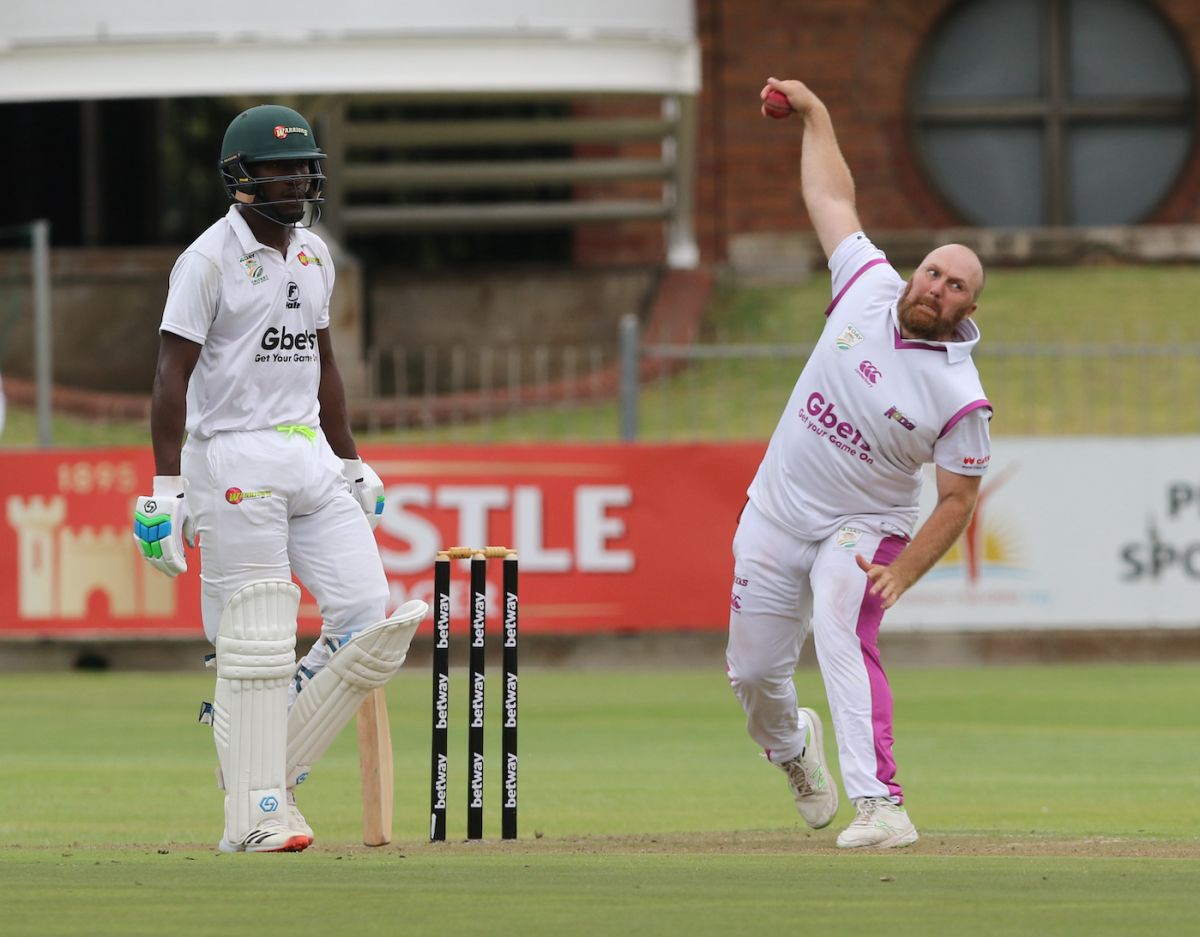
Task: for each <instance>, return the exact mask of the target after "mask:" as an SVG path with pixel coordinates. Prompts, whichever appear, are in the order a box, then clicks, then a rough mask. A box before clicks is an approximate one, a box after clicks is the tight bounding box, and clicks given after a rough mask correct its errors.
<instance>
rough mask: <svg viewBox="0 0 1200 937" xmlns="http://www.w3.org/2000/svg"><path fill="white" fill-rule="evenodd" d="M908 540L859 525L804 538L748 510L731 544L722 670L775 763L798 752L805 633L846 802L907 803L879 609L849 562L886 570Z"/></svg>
mask: <svg viewBox="0 0 1200 937" xmlns="http://www.w3.org/2000/svg"><path fill="white" fill-rule="evenodd" d="M872 528H874V529H872ZM906 542H907V541H906V540H905V538H903V537H902V536H897V535H895V534H891V533H888V532H885V531H883V530H881V529H879V526H878V524H877V522H873V521H870V520H867V519H862V518H855V519H852V520H847V522H846V524H845V525H844V526H843V527H841V528H840V529H839V530H838V531H837V532H835V533H834V534H833V535H831V536H829V537H827V538H826V539H824V540H802V539H800V538H798V537H796V536H795V535H794V534H792V533H790V532H788V531H787V530H784V529H783V528H782V527H780V526H779V525H778V524H776V523H774V522H772V521H770V520H768V519H767V518H766V517H765V516H763V514H761V513H760V512H759V511H758V510H756V509H755V507H754V505H753V504H751V503H747V504H746V508H745V510H744V511H743V512H742V517H741V520H740V522H739V523H738V529H737V533H736V535H735V536H734V539H733V556H734V581H733V592H732V595H731V597H730V610H729V644H728V647H727V649H726V664H727V667H728V670H729V682H730V684H731V685H732V687H733V691H734V693H735V694H736V695H737V698H738V700H739V701H740V702H741V704H742V708H743V709H744V710H745V712H746V727H747V729H748V730H749V732H750V737H751V738H753V739H754V741H755V742H757V743H758V744H759V745H761V746H762V748H763V750H764V751H765V753H766V755H767V758H769V759H770V760H771V761H772V762H774V763H775V764H780V763H782V762H785V761H788V760H790V759H792V758H795V757H796V756H797V755H799V754H800V750H801V749H802V748H803V746H804V731H803V727H802V726H801V725H800V721H799V717H798V715H797V706H798V703H797V700H796V685H795V683H794V682H793V677H794V675H795V672H796V665H797V664H798V663H799V661H800V650H801V648H802V647H803V645H804V641H805V639H806V638H807V637H808V633H809V630H810V628H811V630H812V634H813V645H814V647H815V650H816V654H817V664H818V666H819V667H820V670H821V678H822V680H824V682H825V693H826V696H827V698H828V700H829V709H830V712H831V714H832V716H833V728H834V733H835V735H836V737H837V747H838V759H839V761H840V764H841V772H842V784H843V786H844V787H845V789H846V796H847V797H849V798H851V799H854V798H858V797H890V798H892V799H893V800H894V801H895V802H896V803H903V801H904V794H903V791H902V790H901V788H900V785H899V784H898V783H897V782H896V763H895V761H894V760H893V757H892V692H891V688H890V687H889V686H888V681H887V675H886V674H885V673H884V671H883V666H882V664H881V663H880V660H879V646H878V637H879V625H880V621H881V620H882V618H883V608H882V606H881V604H880V601H879V598H878V597H877V596H870V595H867V577H866V574H865V573H863V571H862V570H861V569H859V568H858V565H857V564H856V563H855V560H854V555H855V554H856V553H861V554H862V555H863V556H864V557H865V558H866V559H868V560H871V561H872V562H874V563H882V564H885V565H886V564H887V563H890V562H891V561H892V560H894V559H895V558H896V556H898V555H899V553H900V551H901V550H902V549H903V548H904V546H905V544H906Z"/></svg>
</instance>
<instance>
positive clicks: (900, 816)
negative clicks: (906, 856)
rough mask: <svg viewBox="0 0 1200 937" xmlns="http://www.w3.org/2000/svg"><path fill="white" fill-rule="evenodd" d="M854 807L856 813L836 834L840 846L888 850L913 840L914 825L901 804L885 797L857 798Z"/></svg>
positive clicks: (915, 830)
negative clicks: (856, 810)
mask: <svg viewBox="0 0 1200 937" xmlns="http://www.w3.org/2000/svg"><path fill="white" fill-rule="evenodd" d="M854 806H855V807H856V808H857V809H858V816H856V817H855V818H854V822H853V823H851V824H850V825H849V826H848V827H846V828H845V829H844V830H842V832H840V833H839V834H838V838H837V844H838V846H839V847H840V848H842V849H861V848H863V847H875V848H877V849H892V848H893V847H896V846H908V845H911V844H912V843H915V842H916V841H917V839H918V836H917V828H916V827H915V826H913V824H912V820H910V819H909V818H908V811H907V810H905V809H904V807H903V805H902V804H893V803H892V802H891V801H890V800H888V799H887V798H886V797H860V798H858V799H857V800H856V801H855V802H854Z"/></svg>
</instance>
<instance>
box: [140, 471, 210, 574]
mask: <svg viewBox="0 0 1200 937" xmlns="http://www.w3.org/2000/svg"><path fill="white" fill-rule="evenodd" d="M186 491H187V480H186V479H185V478H184V477H183V476H182V475H155V476H154V494H152V495H150V497H148V498H147V497H139V498H138V499H137V504H136V505H134V508H133V542H134V543H136V544H137V545H138V547H139V548H140V549H141V551H142V556H144V557H145V558H146V562H148V563H149V564H150V565H151V566H153V567H154V568H155V569H157V570H158V571H159V572H161V573H165V574H166V575H168V576H171V577H172V578H174V577H175V576H178V575H179V574H180V573H186V572H187V557H186V556H185V555H184V552H183V544H184V542H185V541H186V542H187V545H188V546H189V547H193V548H194V547H195V546H196V529H195V526H194V525H193V524H192V512H191V511H189V510H188V503H187V496H186V494H185V492H186Z"/></svg>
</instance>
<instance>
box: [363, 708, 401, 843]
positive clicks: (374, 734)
mask: <svg viewBox="0 0 1200 937" xmlns="http://www.w3.org/2000/svg"><path fill="white" fill-rule="evenodd" d="M358 761H359V767H360V768H361V771H362V802H363V842H364V843H365V844H366V845H368V846H383V845H386V844H387V843H390V842H391V841H392V802H393V788H392V785H393V777H392V730H391V726H390V725H389V724H388V714H387V697H386V696H385V695H384V693H383V687H379V688H378V689H375V690H372V691H371V692H370V693H368V694H367V698H366V699H365V700H363V702H362V705H361V706H360V707H359V709H358Z"/></svg>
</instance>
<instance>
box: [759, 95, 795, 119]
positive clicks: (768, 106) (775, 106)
mask: <svg viewBox="0 0 1200 937" xmlns="http://www.w3.org/2000/svg"><path fill="white" fill-rule="evenodd" d="M762 106H763V110H764V111H766V113H767V116H768V117H774V118H775V119H776V120H783V119H784V118H785V117H790V116H791V115H792V105H790V104H788V99H787V96H786V95H785V94H784V93H783V92H782V91H776V90H775V89H774V88H772V89H771V90H770V91H768V92H767V96H766V98H764V99H763V105H762Z"/></svg>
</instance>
